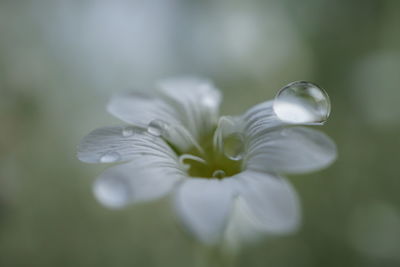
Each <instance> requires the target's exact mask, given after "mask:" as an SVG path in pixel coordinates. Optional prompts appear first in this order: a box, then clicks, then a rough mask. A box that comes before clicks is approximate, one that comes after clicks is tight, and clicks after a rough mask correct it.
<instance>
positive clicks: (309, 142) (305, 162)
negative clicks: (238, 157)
mask: <svg viewBox="0 0 400 267" xmlns="http://www.w3.org/2000/svg"><path fill="white" fill-rule="evenodd" d="M249 140H250V141H249V144H248V148H247V149H248V151H247V155H246V162H245V165H246V167H247V168H248V169H252V170H260V171H268V172H283V173H303V172H310V171H315V170H318V169H322V168H324V167H326V166H328V165H329V164H331V163H332V162H333V161H334V160H335V159H336V154H337V152H336V146H335V143H334V142H333V141H332V140H331V139H330V138H329V137H328V136H326V135H325V134H324V133H322V132H319V131H316V130H313V129H309V128H305V127H291V128H280V129H279V128H278V129H275V130H274V131H267V130H266V131H264V134H263V135H258V136H257V137H256V138H250V139H249Z"/></svg>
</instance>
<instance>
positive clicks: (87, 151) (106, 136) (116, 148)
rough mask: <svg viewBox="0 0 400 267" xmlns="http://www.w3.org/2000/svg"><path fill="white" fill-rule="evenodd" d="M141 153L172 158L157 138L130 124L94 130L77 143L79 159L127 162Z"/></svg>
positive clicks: (167, 149)
mask: <svg viewBox="0 0 400 267" xmlns="http://www.w3.org/2000/svg"><path fill="white" fill-rule="evenodd" d="M144 154H153V155H159V156H160V157H163V156H165V157H170V158H174V157H176V155H175V153H174V152H173V151H172V149H171V148H170V147H169V146H168V145H167V144H166V143H165V142H164V141H163V140H162V139H161V138H156V137H154V136H151V135H150V134H148V133H147V132H146V131H145V130H143V129H141V128H138V127H132V126H125V127H124V126H116V127H103V128H99V129H96V130H94V131H92V132H91V133H89V134H88V135H87V136H85V137H84V138H83V139H82V141H81V142H80V144H79V146H78V158H79V160H81V161H83V162H87V163H111V162H120V161H128V160H132V159H134V158H135V157H140V156H142V155H144Z"/></svg>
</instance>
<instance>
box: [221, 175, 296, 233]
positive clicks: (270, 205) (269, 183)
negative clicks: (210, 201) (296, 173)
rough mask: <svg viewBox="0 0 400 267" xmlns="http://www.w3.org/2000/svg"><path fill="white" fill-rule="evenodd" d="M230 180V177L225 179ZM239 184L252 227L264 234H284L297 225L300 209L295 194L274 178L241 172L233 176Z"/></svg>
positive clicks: (278, 178) (290, 188)
mask: <svg viewBox="0 0 400 267" xmlns="http://www.w3.org/2000/svg"><path fill="white" fill-rule="evenodd" d="M228 179H229V178H228ZM230 179H236V180H237V182H238V187H237V190H238V193H239V195H240V196H241V198H243V200H244V204H245V205H244V206H242V208H243V209H247V211H246V212H245V213H247V216H248V219H247V220H248V221H249V220H250V221H251V225H250V223H249V225H250V226H251V227H252V228H257V229H258V231H263V232H266V233H271V234H274V233H286V232H291V231H293V230H295V229H296V228H297V227H298V225H299V223H300V206H299V201H298V198H297V194H296V192H295V191H294V190H293V188H292V186H291V185H290V184H289V183H288V182H287V181H286V180H285V179H284V178H281V177H279V176H276V175H272V174H267V173H261V172H255V171H250V170H247V171H244V172H241V173H239V174H238V175H236V176H235V177H232V178H230Z"/></svg>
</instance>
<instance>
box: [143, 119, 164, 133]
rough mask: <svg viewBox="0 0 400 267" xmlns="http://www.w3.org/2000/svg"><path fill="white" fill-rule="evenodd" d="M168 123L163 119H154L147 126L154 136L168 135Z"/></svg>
mask: <svg viewBox="0 0 400 267" xmlns="http://www.w3.org/2000/svg"><path fill="white" fill-rule="evenodd" d="M168 127H169V125H168V123H166V122H165V121H162V120H157V119H156V120H152V121H151V122H150V123H149V125H148V126H147V132H148V133H149V134H151V135H153V136H162V135H166V134H167V132H168Z"/></svg>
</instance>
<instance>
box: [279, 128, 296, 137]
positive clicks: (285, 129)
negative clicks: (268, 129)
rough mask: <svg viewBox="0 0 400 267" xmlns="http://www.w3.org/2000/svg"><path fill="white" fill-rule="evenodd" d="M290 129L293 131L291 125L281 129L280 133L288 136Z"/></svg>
mask: <svg viewBox="0 0 400 267" xmlns="http://www.w3.org/2000/svg"><path fill="white" fill-rule="evenodd" d="M292 131H293V130H292V128H291V127H290V128H283V129H282V130H281V132H280V134H281V135H282V136H289V135H290V133H291V132H292Z"/></svg>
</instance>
